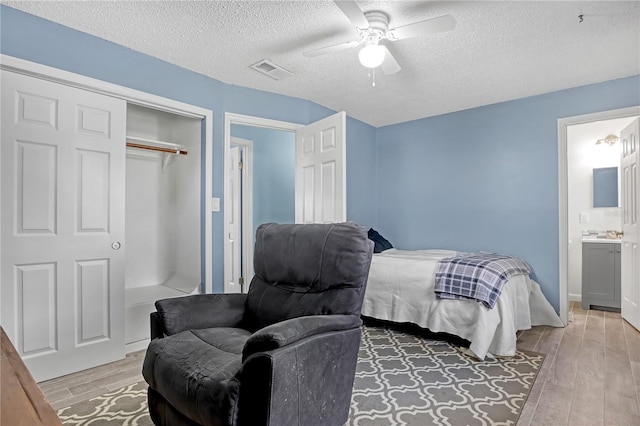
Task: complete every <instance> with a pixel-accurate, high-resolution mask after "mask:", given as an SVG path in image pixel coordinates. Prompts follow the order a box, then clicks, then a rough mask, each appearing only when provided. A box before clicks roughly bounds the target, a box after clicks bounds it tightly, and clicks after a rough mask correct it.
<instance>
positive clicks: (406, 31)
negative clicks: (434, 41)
mask: <svg viewBox="0 0 640 426" xmlns="http://www.w3.org/2000/svg"><path fill="white" fill-rule="evenodd" d="M455 27H456V18H454V17H453V16H451V15H444V16H440V17H438V18H432V19H427V20H424V21H420V22H415V23H413V24H409V25H403V26H402V27H398V28H393V29H391V30H389V31H387V38H388V39H389V40H402V39H405V38H411V37H419V36H423V35H428V34H435V33H442V32H445V31H451V30H453V29H454V28H455Z"/></svg>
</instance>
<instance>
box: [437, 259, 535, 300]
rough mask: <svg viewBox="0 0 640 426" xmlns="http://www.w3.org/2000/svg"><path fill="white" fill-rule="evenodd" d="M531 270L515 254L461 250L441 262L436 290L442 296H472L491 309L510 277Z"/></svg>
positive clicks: (464, 297) (450, 297)
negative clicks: (513, 255) (511, 255)
mask: <svg viewBox="0 0 640 426" xmlns="http://www.w3.org/2000/svg"><path fill="white" fill-rule="evenodd" d="M530 273H531V268H530V267H529V265H528V264H527V263H526V262H525V261H523V260H521V259H518V258H515V257H510V256H503V255H500V254H495V253H486V252H478V253H461V254H459V255H457V256H455V257H449V258H446V259H442V260H440V261H438V266H437V269H436V283H435V292H436V296H437V297H438V298H440V299H473V300H477V301H478V302H482V303H484V304H485V305H486V306H487V307H488V308H489V309H492V308H493V307H494V306H495V305H496V302H497V301H498V297H499V296H500V293H502V287H503V286H504V284H505V283H506V282H507V280H508V279H509V278H510V277H512V276H514V275H518V274H527V275H528V274H530Z"/></svg>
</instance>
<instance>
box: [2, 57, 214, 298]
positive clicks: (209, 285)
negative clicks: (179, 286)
mask: <svg viewBox="0 0 640 426" xmlns="http://www.w3.org/2000/svg"><path fill="white" fill-rule="evenodd" d="M0 69H3V70H7V71H12V72H17V73H20V74H25V75H28V76H32V77H36V78H40V79H43V80H48V81H52V82H55V83H60V84H65V85H67V86H71V87H76V88H79V89H83V90H88V91H92V92H96V93H101V94H104V95H107V96H112V97H115V98H120V99H123V100H125V101H127V102H130V103H135V104H137V105H141V106H146V107H149V108H154V109H157V110H160V111H165V112H169V113H172V114H178V115H182V116H185V117H190V118H197V119H201V120H204V127H205V129H204V130H205V134H204V140H205V146H204V150H203V152H202V156H203V157H204V158H205V182H204V203H205V208H204V231H203V232H204V235H203V240H204V268H205V277H204V289H203V291H204V292H205V293H212V292H213V281H212V276H213V275H212V267H211V265H212V263H213V257H212V253H213V251H212V247H213V234H212V219H213V218H212V215H211V199H212V197H213V179H212V176H213V170H212V164H213V112H212V111H211V110H208V109H204V108H200V107H197V106H194V105H190V104H186V103H183V102H179V101H176V100H173V99H169V98H164V97H161V96H157V95H152V94H150V93H146V92H141V91H139V90H134V89H130V88H128V87H124V86H119V85H117V84H113V83H107V82H105V81H101V80H96V79H94V78H91V77H86V76H84V75H80V74H75V73H72V72H69V71H63V70H60V69H58V68H53V67H49V66H46V65H42V64H38V63H35V62H31V61H26V60H24V59H19V58H15V57H13V56H8V55H0Z"/></svg>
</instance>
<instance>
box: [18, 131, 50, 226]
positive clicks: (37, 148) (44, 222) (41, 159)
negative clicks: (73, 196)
mask: <svg viewBox="0 0 640 426" xmlns="http://www.w3.org/2000/svg"><path fill="white" fill-rule="evenodd" d="M15 143H16V147H15V150H16V154H17V157H18V158H17V161H16V170H15V190H14V197H15V198H14V200H13V202H14V205H15V208H16V221H15V225H16V229H15V233H16V234H17V235H25V234H28V235H35V234H40V235H43V234H50V235H52V234H55V233H56V208H55V207H56V191H57V186H58V185H57V179H56V177H57V170H56V162H57V148H56V147H55V146H53V145H47V144H41V143H33V142H25V141H16V142H15Z"/></svg>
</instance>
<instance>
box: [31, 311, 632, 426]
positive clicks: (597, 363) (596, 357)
mask: <svg viewBox="0 0 640 426" xmlns="http://www.w3.org/2000/svg"><path fill="white" fill-rule="evenodd" d="M571 315H572V316H573V321H572V322H571V323H570V324H569V325H568V326H567V327H565V328H553V327H534V328H533V329H531V330H527V331H524V332H521V333H520V335H519V338H518V348H520V349H526V350H532V351H536V352H542V353H545V354H546V355H547V356H546V358H545V362H544V364H543V366H542V369H541V370H540V373H539V374H538V377H537V379H536V382H535V384H534V386H533V389H532V390H531V394H530V395H529V398H528V400H527V403H526V404H525V408H524V410H523V412H522V415H521V416H520V421H519V422H518V425H520V426H534V425H580V426H586V425H606V426H614V425H616V426H617V425H640V411H639V409H638V407H639V402H640V398H639V397H640V333H639V332H638V331H637V330H635V329H634V328H633V327H631V326H630V325H629V324H627V323H626V322H625V321H624V320H623V319H622V318H621V317H620V314H619V313H612V312H604V311H597V310H590V311H584V310H582V309H581V308H580V305H579V304H577V303H572V304H571ZM143 358H144V352H143V351H141V352H136V353H133V354H129V355H127V357H126V358H125V359H124V360H122V361H118V362H115V363H112V364H108V365H104V366H101V367H97V368H93V369H91V370H86V371H83V372H80V373H75V374H71V375H68V376H64V377H60V378H57V379H53V380H49V381H46V382H42V383H40V387H41V388H42V391H43V392H44V394H45V396H46V397H47V398H48V399H49V401H50V402H51V404H52V405H53V407H54V408H55V409H58V408H63V407H66V406H69V405H71V404H74V403H76V402H80V401H83V400H87V399H90V398H93V397H94V396H97V395H102V394H104V393H106V392H108V391H111V390H115V389H118V388H120V387H122V386H125V385H127V384H130V383H134V382H138V381H140V380H142V376H141V374H140V370H141V368H142V360H143Z"/></svg>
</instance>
